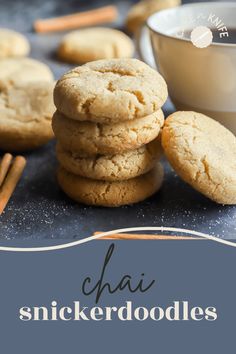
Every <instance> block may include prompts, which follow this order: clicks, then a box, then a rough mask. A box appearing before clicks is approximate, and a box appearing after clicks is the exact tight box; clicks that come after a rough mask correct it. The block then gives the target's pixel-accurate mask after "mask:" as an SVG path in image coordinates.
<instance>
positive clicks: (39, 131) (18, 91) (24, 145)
mask: <svg viewBox="0 0 236 354" xmlns="http://www.w3.org/2000/svg"><path fill="white" fill-rule="evenodd" d="M54 86H55V85H54V83H53V82H46V81H42V82H30V83H19V84H18V85H7V86H1V88H0V149H2V150H7V151H23V150H29V149H34V148H36V147H39V146H41V145H43V144H45V143H47V142H48V141H49V140H51V139H52V138H53V136H54V135H53V131H52V128H51V120H52V115H53V113H54V110H55V106H54V104H53V89H54Z"/></svg>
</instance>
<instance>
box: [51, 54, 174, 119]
mask: <svg viewBox="0 0 236 354" xmlns="http://www.w3.org/2000/svg"><path fill="white" fill-rule="evenodd" d="M167 95H168V93H167V86H166V83H165V81H164V79H163V78H162V76H161V75H160V74H159V73H158V72H157V71H155V70H153V69H151V68H150V67H149V66H148V65H146V64H145V63H143V62H141V61H139V60H137V59H111V60H98V61H95V62H90V63H87V64H85V65H83V66H80V67H77V68H75V69H73V70H71V71H70V72H69V73H67V74H65V75H64V76H62V78H61V79H60V80H59V81H58V82H57V85H56V87H55V90H54V102H55V106H56V107H57V109H58V110H59V111H60V112H61V113H63V114H65V115H66V116H67V117H69V118H72V119H75V120H81V121H85V120H86V121H93V122H98V123H107V124H108V123H116V122H121V121H127V120H131V119H136V118H140V117H144V116H147V115H150V114H152V113H154V112H156V111H157V110H159V109H160V108H161V107H162V105H163V104H164V103H165V101H166V99H167Z"/></svg>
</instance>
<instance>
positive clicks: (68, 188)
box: [58, 163, 164, 207]
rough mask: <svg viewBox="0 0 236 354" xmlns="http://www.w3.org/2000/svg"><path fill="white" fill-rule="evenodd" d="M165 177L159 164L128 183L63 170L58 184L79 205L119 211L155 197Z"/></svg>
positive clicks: (60, 170) (59, 173)
mask: <svg viewBox="0 0 236 354" xmlns="http://www.w3.org/2000/svg"><path fill="white" fill-rule="evenodd" d="M163 174H164V172H163V168H162V166H161V164H160V163H158V164H157V165H156V166H155V167H154V168H153V169H152V170H151V171H149V172H148V173H146V174H144V175H142V176H138V177H135V178H132V179H129V180H127V181H116V182H106V181H98V180H94V179H89V178H84V177H79V176H76V175H74V174H71V173H70V172H68V171H66V170H65V169H64V168H62V167H61V168H60V169H59V171H58V182H59V185H60V186H61V188H62V190H63V191H64V192H65V193H66V194H67V195H68V196H69V197H70V198H71V199H73V200H75V201H77V202H80V203H83V204H87V205H95V206H105V207H118V206H121V205H127V204H133V203H138V202H140V201H142V200H144V199H146V198H149V197H150V196H151V195H153V194H154V193H156V192H157V191H158V190H159V189H160V187H161V185H162V181H163Z"/></svg>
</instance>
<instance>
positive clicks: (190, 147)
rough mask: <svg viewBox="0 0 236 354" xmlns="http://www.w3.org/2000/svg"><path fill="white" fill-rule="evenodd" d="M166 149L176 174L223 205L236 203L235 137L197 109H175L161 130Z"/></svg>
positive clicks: (163, 144)
mask: <svg viewBox="0 0 236 354" xmlns="http://www.w3.org/2000/svg"><path fill="white" fill-rule="evenodd" d="M162 146H163V149H164V152H165V154H166V156H167V158H168V160H169V162H170V163H171V165H172V166H173V168H174V169H175V171H176V173H177V174H178V175H179V176H180V177H181V178H182V179H183V180H184V181H185V182H187V183H189V184H190V185H191V186H192V187H194V188H195V189H196V190H198V191H199V192H201V193H202V194H204V195H205V196H206V197H208V198H210V199H212V200H213V201H215V202H217V203H220V204H236V137H235V135H234V134H232V133H231V132H230V131H229V130H228V129H226V128H225V127H223V126H222V125H221V124H220V123H218V122H216V121H215V120H213V119H211V118H209V117H207V116H205V115H203V114H200V113H196V112H176V113H174V114H172V115H171V116H169V117H168V118H167V120H166V122H165V125H164V128H163V131H162Z"/></svg>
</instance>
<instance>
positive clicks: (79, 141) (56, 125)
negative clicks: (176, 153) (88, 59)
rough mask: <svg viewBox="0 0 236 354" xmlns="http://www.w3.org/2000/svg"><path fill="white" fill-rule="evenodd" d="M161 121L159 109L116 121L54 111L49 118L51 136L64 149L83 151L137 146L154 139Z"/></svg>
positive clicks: (115, 150)
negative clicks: (96, 120)
mask: <svg viewBox="0 0 236 354" xmlns="http://www.w3.org/2000/svg"><path fill="white" fill-rule="evenodd" d="M163 124H164V115H163V112H162V110H159V111H157V112H155V113H153V114H151V115H150V116H147V117H143V118H138V119H133V120H130V121H126V122H121V123H116V124H98V123H93V122H79V121H76V120H73V119H69V118H67V117H65V116H64V115H63V114H60V113H59V112H58V111H56V112H55V114H54V116H53V121H52V127H53V131H54V133H55V136H56V138H57V139H58V141H59V142H60V143H61V145H62V146H63V147H64V148H65V149H66V150H69V151H74V152H83V153H84V154H87V155H96V154H101V155H104V154H120V153H123V152H125V151H128V150H134V149H138V148H139V147H140V146H142V145H144V144H148V143H149V142H150V141H152V140H154V139H155V138H156V137H157V136H158V135H159V132H160V129H161V127H162V126H163Z"/></svg>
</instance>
